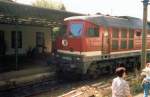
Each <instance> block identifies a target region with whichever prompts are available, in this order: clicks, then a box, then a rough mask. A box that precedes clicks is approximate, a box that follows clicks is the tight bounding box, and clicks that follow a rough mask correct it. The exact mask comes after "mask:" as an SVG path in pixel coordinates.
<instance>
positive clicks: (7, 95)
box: [0, 72, 112, 97]
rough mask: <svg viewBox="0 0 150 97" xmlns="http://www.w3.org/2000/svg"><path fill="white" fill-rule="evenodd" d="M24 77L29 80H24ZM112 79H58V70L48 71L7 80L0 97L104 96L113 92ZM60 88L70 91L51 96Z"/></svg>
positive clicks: (107, 77) (109, 77)
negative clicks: (46, 94)
mask: <svg viewBox="0 0 150 97" xmlns="http://www.w3.org/2000/svg"><path fill="white" fill-rule="evenodd" d="M24 79H28V80H27V81H23V80H24ZM31 79H32V80H33V79H34V81H31ZM111 80H112V76H106V75H105V78H104V77H101V78H100V79H99V80H89V79H86V80H80V81H74V82H69V81H66V80H63V79H58V78H57V76H56V72H46V73H41V74H37V75H34V76H26V77H23V78H16V79H11V80H9V81H6V82H5V85H3V87H1V88H0V97H104V95H108V94H110V92H111V89H110V86H111ZM58 89H69V91H68V92H67V93H64V92H63V93H62V95H56V96H50V95H51V94H53V93H54V92H53V91H56V90H58ZM50 91H52V92H53V93H52V92H50ZM63 91H64V90H63ZM47 92H49V93H50V94H48V95H49V96H39V95H43V94H44V93H47ZM56 94H57V92H56ZM107 97H109V96H107Z"/></svg>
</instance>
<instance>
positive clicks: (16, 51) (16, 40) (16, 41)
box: [15, 18, 18, 70]
mask: <svg viewBox="0 0 150 97" xmlns="http://www.w3.org/2000/svg"><path fill="white" fill-rule="evenodd" d="M15 24H16V34H15V35H16V39H15V44H16V45H15V56H16V67H15V68H16V70H18V31H17V18H15Z"/></svg>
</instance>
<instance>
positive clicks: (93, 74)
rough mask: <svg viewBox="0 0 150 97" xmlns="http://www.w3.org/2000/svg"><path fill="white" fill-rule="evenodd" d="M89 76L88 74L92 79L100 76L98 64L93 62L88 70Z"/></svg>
mask: <svg viewBox="0 0 150 97" xmlns="http://www.w3.org/2000/svg"><path fill="white" fill-rule="evenodd" d="M87 76H88V77H89V78H92V79H96V78H98V71H97V65H95V64H92V65H91V66H90V67H89V69H88V71H87Z"/></svg>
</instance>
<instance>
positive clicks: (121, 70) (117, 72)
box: [115, 67, 126, 77]
mask: <svg viewBox="0 0 150 97" xmlns="http://www.w3.org/2000/svg"><path fill="white" fill-rule="evenodd" d="M124 72H126V69H125V68H124V67H118V68H117V69H116V72H115V73H116V74H117V76H119V77H122V76H123V73H124Z"/></svg>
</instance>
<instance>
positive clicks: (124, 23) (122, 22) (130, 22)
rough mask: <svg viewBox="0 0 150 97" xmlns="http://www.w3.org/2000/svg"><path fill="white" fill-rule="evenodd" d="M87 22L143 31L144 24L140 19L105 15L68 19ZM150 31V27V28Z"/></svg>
mask: <svg viewBox="0 0 150 97" xmlns="http://www.w3.org/2000/svg"><path fill="white" fill-rule="evenodd" d="M76 19H80V20H86V21H89V22H92V23H94V24H97V25H104V26H107V27H108V26H111V27H122V28H133V29H142V27H143V22H142V20H141V19H139V18H135V17H129V16H122V17H121V16H120V17H113V16H104V15H94V16H73V17H69V18H66V19H65V21H67V20H76ZM148 29H150V27H148Z"/></svg>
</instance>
